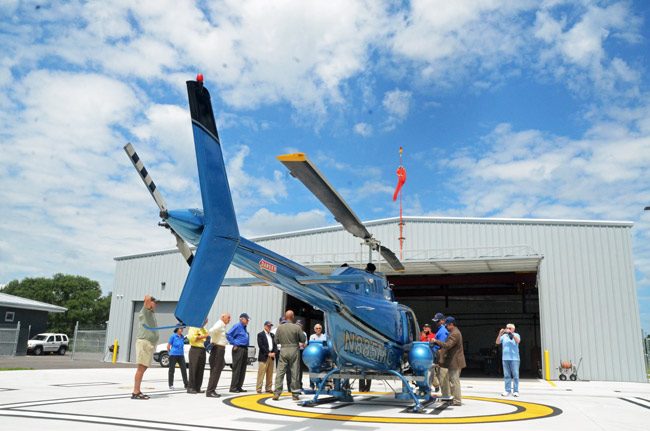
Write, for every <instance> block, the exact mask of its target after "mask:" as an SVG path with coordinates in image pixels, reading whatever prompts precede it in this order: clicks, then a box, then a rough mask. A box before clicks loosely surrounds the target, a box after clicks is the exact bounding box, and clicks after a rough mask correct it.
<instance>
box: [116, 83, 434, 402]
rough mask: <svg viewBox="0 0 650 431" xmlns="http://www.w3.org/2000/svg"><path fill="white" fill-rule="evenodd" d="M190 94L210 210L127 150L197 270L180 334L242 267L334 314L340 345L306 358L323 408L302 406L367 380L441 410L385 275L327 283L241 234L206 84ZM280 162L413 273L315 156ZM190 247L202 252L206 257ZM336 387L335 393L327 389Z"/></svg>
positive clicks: (186, 294)
mask: <svg viewBox="0 0 650 431" xmlns="http://www.w3.org/2000/svg"><path fill="white" fill-rule="evenodd" d="M187 93H188V97H189V107H190V113H191V118H192V131H193V134H194V146H195V151H196V160H197V165H198V173H199V184H200V188H201V198H202V202H203V210H199V209H181V210H171V209H168V208H167V205H166V203H165V201H164V199H163V198H162V196H161V194H160V192H159V191H158V189H157V188H156V185H155V183H154V182H153V180H152V179H151V176H150V175H149V173H148V172H147V170H146V168H145V167H144V165H143V163H142V161H141V160H140V158H139V157H138V155H137V153H136V152H135V150H134V148H133V146H132V145H131V144H130V143H129V144H127V145H126V146H125V147H124V149H125V151H126V153H127V154H128V156H129V158H130V160H131V162H132V163H133V165H134V166H135V168H136V170H137V171H138V173H139V174H140V177H141V178H142V180H143V181H144V183H145V185H146V186H147V189H148V190H149V192H150V193H151V195H152V197H153V198H154V201H155V202H156V204H157V205H158V208H159V210H160V218H161V219H162V222H161V223H159V224H160V225H161V226H163V227H166V228H168V229H169V230H170V231H171V233H172V234H173V235H174V237H175V238H176V245H177V247H178V249H179V250H180V252H181V254H182V256H183V258H184V259H185V260H186V261H187V263H188V264H189V265H190V270H189V274H188V276H187V279H186V280H185V285H184V287H183V291H182V293H181V296H180V298H179V301H178V305H177V307H176V310H175V316H176V318H177V319H178V321H179V324H180V325H187V326H201V324H202V322H203V320H204V318H205V317H206V316H207V314H208V312H209V311H210V308H211V307H212V304H213V302H214V299H215V297H216V295H217V293H218V292H219V288H220V287H221V284H222V282H223V280H224V277H225V275H226V271H227V270H228V267H229V266H230V265H231V264H232V265H234V266H236V267H238V268H241V269H243V270H244V271H247V272H248V273H250V274H251V275H253V276H254V277H255V278H257V279H260V280H263V281H265V282H266V283H268V284H270V285H273V286H276V287H278V288H279V289H281V290H282V291H284V292H286V293H287V294H289V295H291V296H294V297H296V298H298V299H300V300H302V301H304V302H306V303H308V304H311V305H313V306H314V307H316V308H318V309H320V310H322V311H323V312H324V316H325V323H326V326H327V328H328V333H329V335H330V336H329V340H328V341H326V342H312V343H310V344H309V345H308V346H307V347H306V348H305V350H304V352H303V361H304V362H305V364H306V365H307V367H308V368H309V371H310V379H311V380H312V381H313V382H315V384H316V387H317V389H316V390H315V391H314V392H313V394H314V397H313V399H311V400H308V401H304V402H303V403H302V405H304V406H313V405H317V404H322V403H327V402H333V401H344V402H351V401H353V397H352V392H351V384H350V381H351V380H354V379H359V378H364V379H379V380H385V381H389V380H393V381H397V382H399V383H401V384H402V389H401V391H400V392H398V391H396V393H395V395H396V397H397V398H398V399H403V400H413V405H412V406H411V407H410V411H413V412H421V411H423V408H424V406H426V405H428V404H430V403H432V402H434V401H436V398H435V397H433V396H432V395H431V387H430V385H429V373H430V370H431V367H432V363H433V357H432V352H431V349H430V347H429V344H428V343H424V342H420V341H418V340H419V326H418V322H417V319H416V316H415V314H414V313H413V311H412V310H411V309H410V308H409V307H407V306H404V305H402V304H399V303H397V302H395V301H394V297H393V292H392V290H391V288H390V286H389V284H388V281H387V279H386V277H385V276H384V275H383V274H381V273H377V272H374V271H367V270H362V269H358V268H354V267H350V266H342V267H340V268H337V269H336V270H334V272H333V273H332V274H330V275H322V274H320V273H317V272H315V271H313V270H311V269H309V268H306V267H305V266H303V265H300V264H299V263H297V262H294V261H292V260H290V259H288V258H286V257H284V256H281V255H279V254H277V253H274V252H273V251H271V250H268V249H266V248H264V247H261V246H260V245H258V244H256V243H254V242H252V241H250V240H248V239H246V238H244V237H242V236H241V235H240V234H239V229H238V226H237V220H236V217H235V210H234V207H233V202H232V197H231V193H230V187H229V185H228V178H227V175H226V169H225V164H224V160H223V155H222V151H221V142H220V140H219V135H218V133H217V126H216V123H215V120H214V114H213V111H212V103H211V100H210V93H209V92H208V90H207V89H206V88H205V86H204V85H203V76H202V75H201V74H199V75H198V76H197V79H196V80H195V81H187ZM278 159H279V160H280V161H281V162H282V163H283V164H284V165H285V166H286V167H287V168H288V169H289V171H290V172H291V175H293V176H294V177H296V178H298V179H299V180H300V181H301V182H303V183H304V184H305V185H306V186H307V188H308V189H309V190H310V191H311V192H312V193H314V195H315V196H316V197H317V198H318V199H319V200H320V201H321V202H322V203H323V204H324V205H325V206H326V207H327V208H328V209H329V210H330V211H331V212H332V213H333V215H334V217H335V218H336V220H337V221H338V222H339V223H341V224H342V225H343V226H344V228H345V229H346V230H348V231H349V232H350V233H352V234H353V235H354V236H356V237H359V238H361V239H363V241H364V242H365V244H367V245H368V246H369V247H370V249H371V250H374V251H378V252H379V253H380V254H381V256H383V257H384V259H385V260H386V261H387V262H388V264H389V265H390V266H391V267H392V268H393V269H395V270H397V271H403V270H404V266H403V265H402V263H401V262H400V261H399V260H398V259H397V257H396V256H395V254H394V253H393V252H392V251H391V250H390V249H388V248H387V247H384V246H382V245H381V244H380V243H379V241H378V240H376V239H375V238H373V236H372V234H370V232H368V230H367V229H366V227H365V226H364V225H363V224H362V223H361V221H360V220H359V219H358V217H357V216H356V215H355V214H354V212H353V211H352V210H351V209H350V208H349V207H348V205H347V204H346V203H345V202H344V201H343V199H342V198H341V196H340V195H339V194H338V193H337V192H336V191H335V190H334V189H333V187H332V186H331V185H330V184H329V182H328V181H327V180H326V179H325V177H324V176H323V175H322V174H321V173H320V172H319V171H318V169H317V168H316V167H315V166H314V165H313V164H312V163H311V162H310V161H309V159H308V158H307V156H306V155H305V154H303V153H296V154H287V155H282V156H279V157H278ZM189 244H193V245H196V246H197V248H196V254H193V253H192V250H191V248H190V246H189ZM370 254H371V255H372V252H371V253H370ZM369 267H370V268H372V266H370V265H369ZM158 329H162V328H158ZM330 380H331V381H332V382H333V385H327V384H326V383H327V382H328V381H330ZM321 395H328V396H329V397H323V398H320V397H321Z"/></svg>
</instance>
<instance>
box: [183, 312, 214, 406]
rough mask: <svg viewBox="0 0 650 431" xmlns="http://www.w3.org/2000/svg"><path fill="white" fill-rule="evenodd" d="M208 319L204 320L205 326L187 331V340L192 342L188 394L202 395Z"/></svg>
mask: <svg viewBox="0 0 650 431" xmlns="http://www.w3.org/2000/svg"><path fill="white" fill-rule="evenodd" d="M207 323H208V319H207V318H206V319H205V320H203V326H201V327H200V328H196V327H190V329H189V330H188V331H187V340H188V341H189V342H190V352H189V354H188V359H189V360H190V375H189V384H188V385H187V393H188V394H200V393H202V392H203V391H202V390H201V385H202V384H203V373H204V371H205V340H207V338H208V336H209V335H208V330H207V329H205V325H206V324H207Z"/></svg>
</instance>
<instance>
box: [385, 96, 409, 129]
mask: <svg viewBox="0 0 650 431" xmlns="http://www.w3.org/2000/svg"><path fill="white" fill-rule="evenodd" d="M381 104H382V105H383V107H384V109H385V110H386V112H388V115H389V116H390V118H391V119H392V121H394V122H401V121H403V120H404V119H405V118H406V117H407V116H408V114H409V109H410V104H411V92H410V91H402V90H398V89H395V90H392V91H387V92H386V94H384V100H383V101H382V102H381Z"/></svg>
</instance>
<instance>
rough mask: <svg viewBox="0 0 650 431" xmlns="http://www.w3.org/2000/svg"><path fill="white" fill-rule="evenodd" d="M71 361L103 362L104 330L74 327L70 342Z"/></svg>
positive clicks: (104, 347)
mask: <svg viewBox="0 0 650 431" xmlns="http://www.w3.org/2000/svg"><path fill="white" fill-rule="evenodd" d="M71 341H72V342H71V350H72V354H71V355H70V356H71V358H72V360H81V359H84V360H96V361H104V360H105V359H106V356H107V352H108V348H107V346H106V329H80V328H79V322H77V324H76V325H75V328H74V336H73V338H72V340H71Z"/></svg>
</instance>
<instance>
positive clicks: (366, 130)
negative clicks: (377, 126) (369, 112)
mask: <svg viewBox="0 0 650 431" xmlns="http://www.w3.org/2000/svg"><path fill="white" fill-rule="evenodd" d="M354 133H356V134H357V135H360V136H363V137H364V138H367V137H369V136H372V126H371V125H370V124H368V123H357V124H355V125H354Z"/></svg>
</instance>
